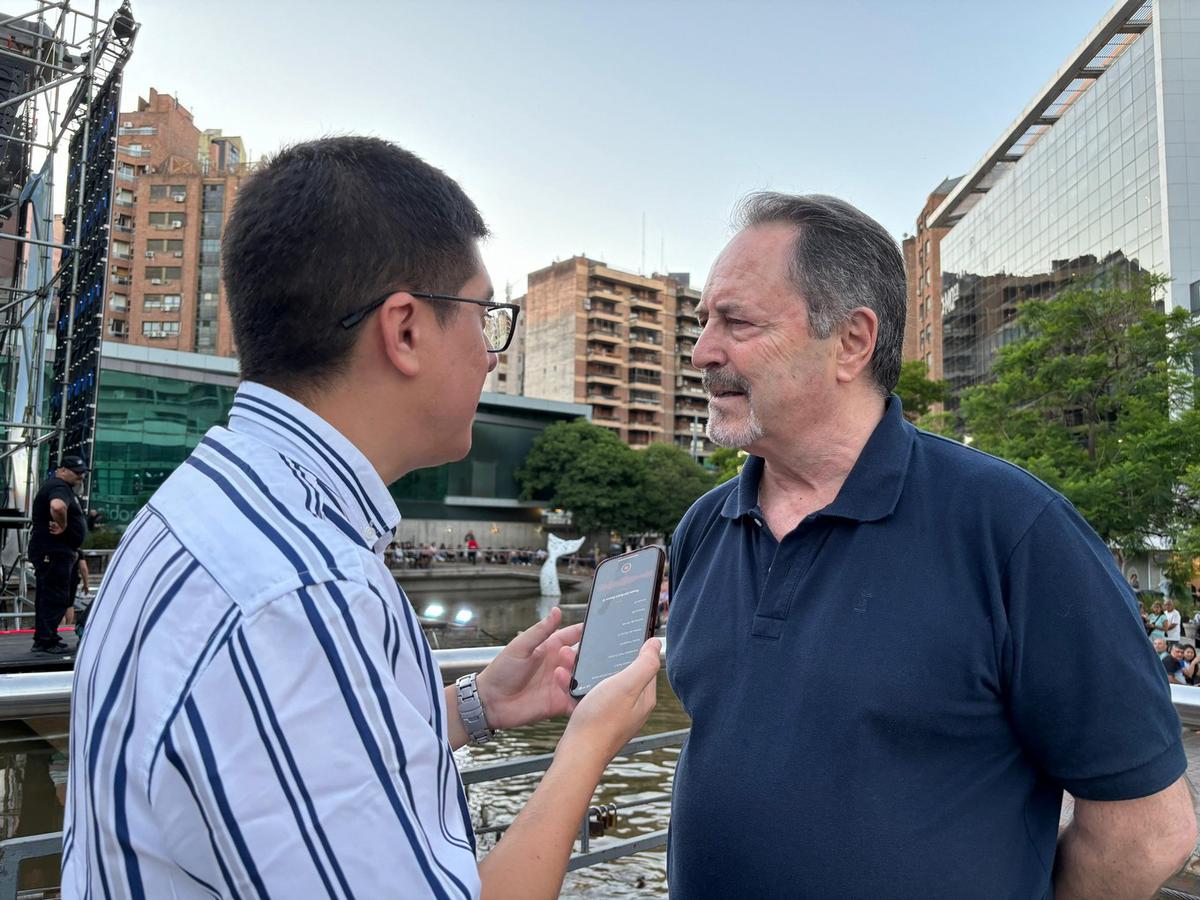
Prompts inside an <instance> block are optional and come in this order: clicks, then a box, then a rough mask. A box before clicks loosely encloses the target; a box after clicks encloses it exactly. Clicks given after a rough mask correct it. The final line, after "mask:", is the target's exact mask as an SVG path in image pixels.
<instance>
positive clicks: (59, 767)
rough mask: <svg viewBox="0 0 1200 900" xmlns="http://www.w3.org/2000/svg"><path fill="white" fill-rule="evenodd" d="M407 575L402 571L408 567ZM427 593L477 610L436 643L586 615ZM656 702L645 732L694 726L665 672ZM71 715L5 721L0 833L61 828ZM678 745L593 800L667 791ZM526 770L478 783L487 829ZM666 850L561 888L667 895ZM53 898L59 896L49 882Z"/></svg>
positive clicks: (545, 726) (608, 780)
mask: <svg viewBox="0 0 1200 900" xmlns="http://www.w3.org/2000/svg"><path fill="white" fill-rule="evenodd" d="M401 583H403V576H401ZM430 602H438V603H440V604H441V605H442V607H443V610H444V612H443V618H444V619H447V620H453V618H454V615H455V614H456V613H457V612H458V611H459V610H462V609H468V610H470V611H471V613H472V617H471V624H470V625H469V626H467V627H457V626H446V627H441V628H435V629H430V630H429V631H428V634H429V638H430V642H431V643H432V644H433V646H435V647H439V646H440V647H474V646H495V645H498V644H503V643H506V642H507V641H508V640H509V639H511V638H512V637H513V636H514V635H515V634H516V633H517V632H518V631H520V630H522V629H524V628H528V627H529V626H530V625H532V624H533V623H534V622H536V621H537V620H538V619H540V618H541V617H542V616H544V615H546V613H548V612H549V611H550V608H551V607H552V606H554V605H556V604H557V605H560V606H562V608H563V619H564V622H565V623H566V624H568V625H569V624H571V623H573V622H579V621H582V619H583V611H584V604H585V603H586V602H587V592H586V590H575V591H568V592H565V593H564V595H563V597H561V598H558V599H554V600H551V599H544V598H542V597H540V596H539V595H538V594H537V588H536V586H534V587H533V589H532V591H530V590H528V589H525V590H517V591H513V590H503V591H472V592H469V593H457V594H455V595H454V596H449V595H447V596H440V595H436V594H435V593H427V594H424V595H422V597H421V598H420V599H419V600H414V603H415V604H416V605H417V607H418V608H417V612H418V613H420V612H422V611H423V610H424V608H425V607H426V606H427V605H428V604H429V603H430ZM658 698H659V700H658V707H657V709H656V710H655V711H654V714H653V715H652V716H651V718H650V720H649V721H648V722H647V724H646V728H645V730H644V733H646V734H650V733H654V732H660V731H671V730H674V729H677V728H685V727H687V724H688V722H687V717H686V716H685V715H684V713H683V711H682V710H681V709H680V707H679V704H678V702H677V701H676V700H675V698H674V696H673V695H672V694H671V691H670V688H669V687H668V685H667V680H666V676H665V675H660V676H659V681H658ZM563 725H564V721H558V722H548V723H542V724H540V725H535V726H532V727H530V728H525V729H521V730H520V731H516V732H510V733H507V734H504V735H501V736H500V737H499V738H498V739H497V740H496V741H495V742H494V743H492V744H489V745H487V746H484V747H474V748H465V749H463V750H460V751H459V752H458V754H457V756H458V762H459V766H460V767H462V768H464V769H466V768H470V767H471V766H477V765H481V764H483V763H488V762H495V761H497V760H502V759H508V758H511V757H515V756H525V755H528V754H536V753H549V752H551V751H553V750H554V747H555V744H556V743H557V742H558V738H559V735H561V734H562V729H563ZM66 730H67V720H66V717H56V718H47V719H37V720H29V721H26V722H17V721H11V722H0V829H2V830H3V834H2V837H3V838H10V837H21V836H25V835H34V834H47V833H52V832H56V831H60V830H61V829H62V822H63V802H64V800H65V797H66V787H67V755H66V749H67V748H66ZM678 755H679V748H678V747H668V748H664V749H661V750H654V751H651V752H648V753H643V754H639V755H638V756H636V757H633V758H630V759H625V760H619V761H618V762H616V763H614V764H613V765H612V766H611V767H610V768H609V770H608V772H607V773H606V774H605V777H604V781H603V782H601V785H600V788H599V790H598V791H597V793H596V797H595V800H594V801H593V802H594V804H604V803H614V802H615V803H623V802H627V801H630V800H638V799H640V798H643V797H650V796H652V795H654V794H660V793H664V792H667V791H669V790H670V786H671V778H672V776H673V773H674V771H675V761H676V759H677V757H678ZM540 777H541V776H540V774H539V775H525V776H521V777H519V778H509V779H505V780H503V781H495V782H490V783H488V784H481V785H476V786H475V787H473V788H472V789H471V792H470V806H471V813H472V817H473V819H474V822H475V826H476V827H477V828H480V829H484V828H487V826H489V825H495V824H501V823H504V822H507V821H509V820H510V819H512V817H513V816H514V815H516V814H517V812H519V811H520V809H521V806H522V805H523V804H524V802H525V800H526V799H527V798H528V796H529V794H530V793H531V792H532V791H533V788H534V787H535V786H536V785H537V782H538V781H539V779H540ZM667 816H668V804H667V802H666V801H660V802H656V803H654V804H652V805H649V806H646V807H640V808H637V809H632V810H622V811H621V812H620V814H619V816H618V822H617V827H616V828H615V829H611V828H610V829H609V830H608V831H607V833H606V835H605V836H604V837H603V838H595V839H593V840H592V847H591V849H593V850H595V849H599V848H600V847H602V846H603V845H604V844H605V843H610V842H612V841H613V840H615V839H623V838H628V837H633V836H635V835H638V834H644V833H646V832H650V831H657V830H659V829H662V828H666V826H667ZM495 841H496V837H495V835H494V834H483V835H481V836H480V839H479V848H480V851H481V852H487V851H488V850H490V849H491V848H492V847H493V846H494V845H495ZM665 856H666V854H665V851H663V850H658V851H654V852H649V853H641V854H638V855H637V856H633V857H626V858H625V859H623V860H618V861H615V862H611V863H605V864H603V865H599V866H594V867H592V868H590V869H586V870H583V871H579V872H573V873H571V874H569V875H568V876H567V879H566V882H565V884H564V886H563V893H562V896H563V897H612V898H622V897H643V896H654V895H665V894H666V864H665ZM59 865H60V860H59V857H58V856H52V857H44V858H41V859H31V860H27V861H26V862H25V863H23V864H22V867H21V876H20V885H19V886H20V889H21V890H22V891H31V892H33V893H32V894H31V895H30V896H31V897H32V896H43V894H42V893H41V892H42V891H43V890H45V889H48V888H55V887H57V885H58V883H59ZM44 896H46V897H56V896H58V894H57V891H55V890H51V891H48V892H47V893H45V894H44Z"/></svg>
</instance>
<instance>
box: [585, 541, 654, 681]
mask: <svg viewBox="0 0 1200 900" xmlns="http://www.w3.org/2000/svg"><path fill="white" fill-rule="evenodd" d="M665 561H666V554H665V553H663V550H662V548H661V547H642V548H641V549H640V550H634V551H633V552H631V553H622V554H621V555H620V556H610V557H609V558H608V559H606V560H604V561H603V562H602V563H600V565H599V566H597V567H596V575H595V577H594V578H593V579H592V593H591V596H590V597H588V606H587V612H586V613H585V614H584V619H583V637H582V638H580V640H579V652H578V655H577V656H576V657H575V671H574V672H573V673H572V674H571V696H572V697H576V698H578V697H582V696H584V695H585V694H586V693H587V692H588V691H590V690H591V689H592V688H594V687H595V686H596V685H598V684H599V683H600V682H601V681H603V680H604V679H605V678H608V676H610V675H616V674H617V673H618V672H620V671H621V670H622V669H624V668H625V667H626V666H627V665H629V664H630V663H631V662H633V661H634V660H635V659H636V658H637V655H638V652H639V651H640V650H641V649H642V644H644V643H646V641H647V640H648V639H649V637H650V636H651V635H652V634H654V629H655V628H656V627H657V625H658V593H659V590H660V589H661V587H662V576H663V564H664V563H665Z"/></svg>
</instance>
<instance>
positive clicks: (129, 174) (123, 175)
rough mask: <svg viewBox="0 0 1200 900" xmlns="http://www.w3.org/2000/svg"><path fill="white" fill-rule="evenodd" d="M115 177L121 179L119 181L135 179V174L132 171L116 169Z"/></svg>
mask: <svg viewBox="0 0 1200 900" xmlns="http://www.w3.org/2000/svg"><path fill="white" fill-rule="evenodd" d="M117 178H119V179H121V181H137V176H136V175H134V174H133V173H132V172H120V171H118V172H117Z"/></svg>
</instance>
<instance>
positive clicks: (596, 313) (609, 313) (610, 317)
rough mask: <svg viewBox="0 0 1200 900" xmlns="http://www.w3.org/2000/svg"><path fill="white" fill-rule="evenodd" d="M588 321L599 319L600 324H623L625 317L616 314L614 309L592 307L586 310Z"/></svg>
mask: <svg viewBox="0 0 1200 900" xmlns="http://www.w3.org/2000/svg"><path fill="white" fill-rule="evenodd" d="M588 318H589V319H599V320H600V321H602V322H624V321H625V317H624V316H622V315H621V314H620V313H618V312H617V311H616V310H615V309H601V308H599V307H597V306H594V305H593V306H592V308H591V309H590V310H588Z"/></svg>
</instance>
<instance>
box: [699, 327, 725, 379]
mask: <svg viewBox="0 0 1200 900" xmlns="http://www.w3.org/2000/svg"><path fill="white" fill-rule="evenodd" d="M719 343H720V342H719V341H718V340H717V336H716V331H715V329H714V328H713V327H712V326H711V325H707V324H706V325H705V326H704V327H703V328H702V330H701V332H700V337H699V338H698V339H697V341H696V346H695V347H693V348H692V366H693V368H696V369H700V370H701V371H704V370H705V369H707V368H708V367H709V366H714V365H716V366H719V365H722V364H724V362H725V354H724V353H723V352H722V351H721V348H720V347H719Z"/></svg>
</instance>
